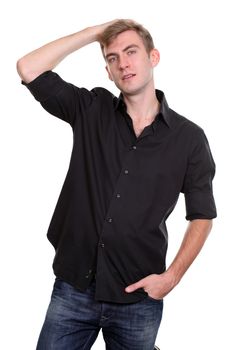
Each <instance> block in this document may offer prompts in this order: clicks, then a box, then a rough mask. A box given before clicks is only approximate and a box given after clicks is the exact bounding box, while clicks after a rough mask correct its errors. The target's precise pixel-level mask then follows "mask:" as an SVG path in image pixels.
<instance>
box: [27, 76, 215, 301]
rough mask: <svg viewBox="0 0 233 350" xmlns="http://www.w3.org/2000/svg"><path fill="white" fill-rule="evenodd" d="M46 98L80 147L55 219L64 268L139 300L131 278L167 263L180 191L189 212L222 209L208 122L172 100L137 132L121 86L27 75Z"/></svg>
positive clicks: (52, 230)
mask: <svg viewBox="0 0 233 350" xmlns="http://www.w3.org/2000/svg"><path fill="white" fill-rule="evenodd" d="M25 85H26V86H27V87H28V88H29V90H30V91H31V93H32V94H33V95H34V97H35V98H36V99H37V100H38V101H39V102H40V103H41V105H42V106H43V107H44V108H45V109H46V110H47V111H48V112H49V113H51V114H53V115H54V116H56V117H58V118H60V119H62V120H64V121H65V122H68V123H69V124H70V125H71V127H72V130H73V150H72V155H71V160H70V165H69V169H68V173H67V176H66V179H65V182H64V185H63V187H62V190H61V193H60V196H59V199H58V202H57V205H56V208H55V211H54V214H53V217H52V219H51V222H50V225H49V228H48V239H49V241H50V242H51V243H52V245H53V246H54V248H55V251H56V254H55V258H54V263H53V269H54V273H55V275H56V276H57V277H59V278H62V279H63V280H65V281H66V282H68V283H70V284H72V285H73V286H74V287H76V288H77V289H79V290H81V291H85V290H86V288H87V287H88V286H89V285H90V283H91V282H92V281H93V279H95V280H96V292H95V298H96V300H100V301H106V302H108V301H109V302H116V303H131V302H137V301H139V300H141V299H143V298H144V297H145V296H146V293H145V292H144V291H143V290H141V289H139V290H137V291H135V292H134V293H130V294H128V293H126V292H125V287H126V286H128V285H130V284H131V283H134V282H136V281H138V280H140V279H142V278H144V277H146V276H147V275H150V274H153V273H156V274H161V273H162V272H164V271H165V269H166V266H165V257H166V251H167V243H168V233H167V228H166V219H167V218H168V216H169V214H170V213H171V212H172V210H173V209H174V207H175V205H176V202H177V199H178V197H179V194H180V193H181V192H182V193H184V196H185V203H186V219H187V220H194V219H212V218H214V217H215V216H216V210H215V203H214V199H213V193H212V179H213V176H214V171H215V165H214V161H213V158H212V155H211V151H210V148H209V145H208V141H207V139H206V136H205V134H204V132H203V130H202V129H201V128H200V127H199V126H197V125H196V124H194V123H193V122H191V121H190V120H188V119H187V118H185V117H183V116H181V115H179V114H177V113H176V112H175V111H173V110H172V109H170V108H169V106H168V104H167V102H166V99H165V96H164V94H163V92H161V91H159V90H156V91H155V93H156V96H157V98H158V100H159V102H160V112H159V114H158V115H157V116H156V117H155V120H154V121H153V122H152V124H151V125H149V126H147V127H145V128H144V130H143V131H142V133H141V134H140V135H139V136H138V137H136V135H135V132H134V129H133V123H132V119H131V118H130V116H129V115H128V114H127V108H126V106H125V104H124V100H123V98H122V96H121V95H120V97H119V98H117V97H115V96H114V95H113V94H111V93H110V92H109V91H108V90H106V89H104V88H94V89H92V90H91V91H89V90H87V89H85V88H78V87H76V86H74V85H72V84H70V83H67V82H65V81H64V80H62V79H61V78H60V77H59V75H58V74H56V73H55V72H51V71H49V72H45V73H43V74H42V75H40V76H39V77H37V78H36V79H35V80H34V81H32V82H30V83H29V84H25Z"/></svg>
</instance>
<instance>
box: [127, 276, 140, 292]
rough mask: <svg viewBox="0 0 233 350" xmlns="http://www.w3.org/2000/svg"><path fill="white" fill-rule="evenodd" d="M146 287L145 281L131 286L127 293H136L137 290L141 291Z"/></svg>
mask: <svg viewBox="0 0 233 350" xmlns="http://www.w3.org/2000/svg"><path fill="white" fill-rule="evenodd" d="M143 287H144V283H143V279H142V280H140V281H138V282H136V283H133V284H131V285H130V286H128V287H127V288H125V291H126V292H127V293H132V292H134V291H135V290H137V289H139V288H143Z"/></svg>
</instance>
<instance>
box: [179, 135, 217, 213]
mask: <svg viewBox="0 0 233 350" xmlns="http://www.w3.org/2000/svg"><path fill="white" fill-rule="evenodd" d="M214 175H215V163H214V160H213V157H212V154H211V150H210V147H209V143H208V140H207V138H206V136H205V134H204V132H203V130H202V129H198V133H195V136H194V137H193V142H192V147H191V151H190V155H189V160H188V167H187V171H186V174H185V178H184V183H183V188H182V192H183V193H184V195H185V204H186V219H187V220H194V219H213V218H215V217H216V216H217V213H216V206H215V201H214V197H213V188H212V181H213V178H214Z"/></svg>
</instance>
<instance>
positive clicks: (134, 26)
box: [98, 19, 154, 55]
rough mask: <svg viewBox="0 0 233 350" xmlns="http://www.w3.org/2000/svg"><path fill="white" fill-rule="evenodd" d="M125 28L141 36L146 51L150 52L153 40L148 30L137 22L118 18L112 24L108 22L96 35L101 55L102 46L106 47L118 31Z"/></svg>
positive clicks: (122, 30)
mask: <svg viewBox="0 0 233 350" xmlns="http://www.w3.org/2000/svg"><path fill="white" fill-rule="evenodd" d="M127 30H133V31H135V32H136V33H137V34H138V35H139V36H140V37H141V38H142V41H143V43H144V46H145V49H146V51H147V53H148V54H149V53H150V52H151V50H152V49H153V48H154V42H153V39H152V36H151V34H150V33H149V31H148V30H147V29H146V28H144V27H143V26H142V25H141V24H139V23H137V22H134V21H132V20H128V19H119V20H118V21H116V22H114V23H113V24H110V25H109V26H108V27H107V28H106V29H105V30H104V31H103V32H102V33H101V34H100V35H99V37H98V41H99V43H100V47H101V50H102V53H103V55H104V48H105V47H108V46H109V45H110V44H111V43H112V41H113V40H114V39H115V38H116V37H117V36H118V35H119V34H120V33H123V32H125V31H127Z"/></svg>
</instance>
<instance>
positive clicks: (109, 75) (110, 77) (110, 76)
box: [105, 66, 113, 81]
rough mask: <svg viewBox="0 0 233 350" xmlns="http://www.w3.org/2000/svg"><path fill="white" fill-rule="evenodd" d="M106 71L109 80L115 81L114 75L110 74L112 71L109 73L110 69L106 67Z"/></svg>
mask: <svg viewBox="0 0 233 350" xmlns="http://www.w3.org/2000/svg"><path fill="white" fill-rule="evenodd" d="M105 69H106V71H107V72H108V77H109V79H110V80H111V81H113V78H112V75H111V73H110V71H109V69H108V66H106V67H105Z"/></svg>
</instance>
